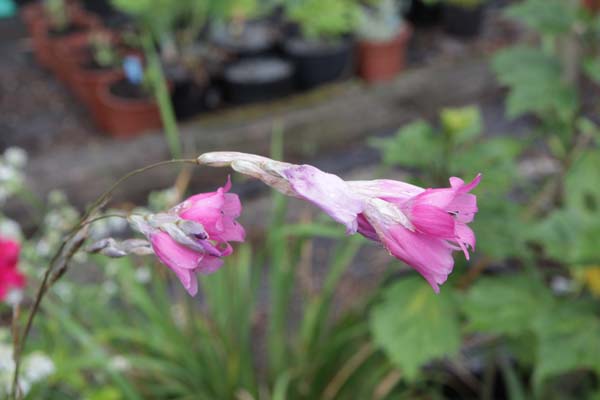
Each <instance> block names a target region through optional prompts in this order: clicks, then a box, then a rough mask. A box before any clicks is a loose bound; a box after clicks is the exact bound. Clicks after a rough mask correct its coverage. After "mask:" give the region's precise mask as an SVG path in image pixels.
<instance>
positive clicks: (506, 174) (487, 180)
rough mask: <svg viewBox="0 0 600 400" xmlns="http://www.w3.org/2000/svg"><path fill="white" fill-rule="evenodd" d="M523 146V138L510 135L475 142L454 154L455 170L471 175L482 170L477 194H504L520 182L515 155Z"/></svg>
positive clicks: (457, 172) (496, 195) (463, 175)
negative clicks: (514, 137) (521, 139)
mask: <svg viewBox="0 0 600 400" xmlns="http://www.w3.org/2000/svg"><path fill="white" fill-rule="evenodd" d="M523 147H524V145H523V143H522V141H519V140H516V139H512V138H507V137H497V138H492V139H487V140H485V141H482V142H479V143H475V144H473V145H471V146H469V147H467V148H466V149H464V150H461V151H459V152H457V153H456V154H453V155H452V158H451V171H452V174H453V175H456V176H461V177H463V178H464V179H471V178H472V177H474V176H475V175H476V174H478V173H482V174H483V179H482V182H481V184H480V185H479V187H478V188H477V194H478V195H481V194H489V195H490V196H494V197H498V196H502V195H505V194H506V193H508V192H509V191H510V190H511V189H512V188H513V187H514V186H515V185H516V184H517V183H518V182H519V174H518V169H517V162H516V158H517V157H518V156H519V154H520V153H521V151H522V149H523Z"/></svg>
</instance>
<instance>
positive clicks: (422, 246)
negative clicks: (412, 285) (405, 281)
mask: <svg viewBox="0 0 600 400" xmlns="http://www.w3.org/2000/svg"><path fill="white" fill-rule="evenodd" d="M380 239H381V241H382V243H383V244H384V246H385V247H386V248H387V249H388V251H389V252H390V253H391V254H392V255H393V256H394V257H396V258H398V259H400V260H402V261H404V262H405V263H406V264H408V265H410V266H411V267H413V268H414V269H415V270H416V271H417V272H419V273H420V274H421V275H422V276H423V277H424V278H425V280H427V282H428V283H429V284H430V285H431V287H432V288H433V290H434V291H435V292H436V293H439V291H440V288H439V285H441V284H443V283H444V282H446V279H447V278H448V275H449V274H450V273H451V272H452V269H453V268H454V260H453V259H452V249H450V248H449V247H448V246H447V245H446V242H445V240H443V239H437V238H432V237H431V236H428V235H426V234H423V233H419V232H411V231H409V230H408V229H406V228H404V227H403V226H401V225H397V226H394V227H392V228H390V229H387V230H384V231H382V232H381V233H380Z"/></svg>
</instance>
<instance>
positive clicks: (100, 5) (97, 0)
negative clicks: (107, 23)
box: [83, 0, 116, 18]
mask: <svg viewBox="0 0 600 400" xmlns="http://www.w3.org/2000/svg"><path fill="white" fill-rule="evenodd" d="M83 6H84V7H85V9H86V10H88V11H90V12H93V13H94V14H97V15H99V16H100V17H102V18H109V17H112V16H113V15H114V14H116V11H115V9H114V8H113V6H112V4H111V2H110V0H83Z"/></svg>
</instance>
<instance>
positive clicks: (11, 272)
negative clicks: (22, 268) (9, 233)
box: [0, 237, 25, 301]
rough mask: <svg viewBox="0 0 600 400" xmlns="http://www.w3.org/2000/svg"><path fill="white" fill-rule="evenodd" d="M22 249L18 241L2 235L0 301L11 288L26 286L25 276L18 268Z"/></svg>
mask: <svg viewBox="0 0 600 400" xmlns="http://www.w3.org/2000/svg"><path fill="white" fill-rule="evenodd" d="M20 251H21V247H20V246H19V244H18V243H17V242H14V241H12V240H9V239H4V238H1V237H0V301H3V300H5V299H6V296H7V295H8V293H9V292H10V291H11V290H13V289H21V288H22V287H23V286H25V276H24V275H23V274H22V273H20V272H19V271H18V269H17V264H18V262H19V253H20Z"/></svg>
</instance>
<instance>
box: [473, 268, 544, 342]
mask: <svg viewBox="0 0 600 400" xmlns="http://www.w3.org/2000/svg"><path fill="white" fill-rule="evenodd" d="M549 299H550V294H549V293H548V292H547V291H546V290H544V289H543V288H542V287H540V285H539V284H538V283H537V282H533V281H531V280H529V279H527V278H526V277H524V276H522V275H516V276H508V277H495V278H485V279H481V280H479V281H478V282H476V283H475V285H473V287H472V288H471V290H469V292H468V294H467V296H466V297H465V299H464V301H463V303H462V307H463V311H464V313H465V315H466V317H467V321H468V325H467V329H468V330H470V331H472V332H487V333H496V334H506V335H511V336H518V335H522V334H524V333H526V332H527V331H530V330H531V321H532V319H533V318H534V317H535V316H536V315H537V313H538V312H539V311H540V309H541V308H543V307H544V306H545V304H547V303H548V301H549Z"/></svg>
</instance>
